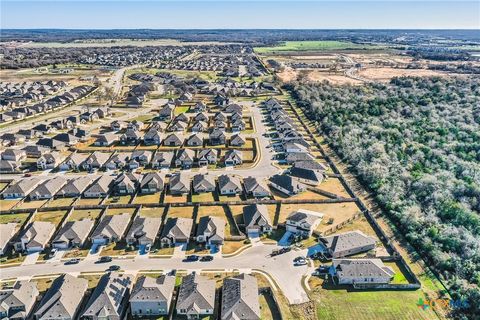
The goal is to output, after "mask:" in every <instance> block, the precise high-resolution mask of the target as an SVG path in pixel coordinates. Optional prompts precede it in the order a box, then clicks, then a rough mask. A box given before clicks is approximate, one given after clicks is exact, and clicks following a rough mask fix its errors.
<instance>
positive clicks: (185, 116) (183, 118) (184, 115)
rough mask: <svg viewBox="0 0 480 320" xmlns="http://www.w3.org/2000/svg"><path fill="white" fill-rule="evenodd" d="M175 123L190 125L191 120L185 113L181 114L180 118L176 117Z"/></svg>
mask: <svg viewBox="0 0 480 320" xmlns="http://www.w3.org/2000/svg"><path fill="white" fill-rule="evenodd" d="M173 121H174V122H176V121H182V122H185V123H188V121H189V119H188V117H187V115H186V114H185V113H180V114H179V115H178V116H176V117H175V119H173Z"/></svg>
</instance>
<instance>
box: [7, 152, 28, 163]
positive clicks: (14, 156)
mask: <svg viewBox="0 0 480 320" xmlns="http://www.w3.org/2000/svg"><path fill="white" fill-rule="evenodd" d="M26 158H27V153H26V152H25V150H21V149H7V150H5V151H3V152H2V160H7V161H15V162H21V161H23V160H25V159H26Z"/></svg>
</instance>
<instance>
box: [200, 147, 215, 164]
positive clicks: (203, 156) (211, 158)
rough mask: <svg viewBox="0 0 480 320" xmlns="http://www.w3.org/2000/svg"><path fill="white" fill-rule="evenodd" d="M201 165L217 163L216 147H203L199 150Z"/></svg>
mask: <svg viewBox="0 0 480 320" xmlns="http://www.w3.org/2000/svg"><path fill="white" fill-rule="evenodd" d="M196 160H197V163H198V165H199V166H207V165H209V164H216V163H217V151H216V150H214V149H202V150H200V151H198V152H197V157H196Z"/></svg>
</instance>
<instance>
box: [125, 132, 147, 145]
mask: <svg viewBox="0 0 480 320" xmlns="http://www.w3.org/2000/svg"><path fill="white" fill-rule="evenodd" d="M142 135H143V134H142V132H141V131H137V130H132V129H127V131H125V133H123V134H122V135H120V143H121V144H122V145H127V146H135V145H137V144H138V143H139V142H140V141H141V140H142Z"/></svg>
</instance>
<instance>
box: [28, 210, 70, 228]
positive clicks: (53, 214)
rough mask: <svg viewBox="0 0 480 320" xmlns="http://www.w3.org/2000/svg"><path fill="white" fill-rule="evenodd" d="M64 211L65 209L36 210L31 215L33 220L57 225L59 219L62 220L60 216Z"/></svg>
mask: <svg viewBox="0 0 480 320" xmlns="http://www.w3.org/2000/svg"><path fill="white" fill-rule="evenodd" d="M66 213H67V212H66V211H45V212H38V213H37V214H35V216H34V217H33V221H44V222H51V223H53V224H54V225H58V224H59V223H60V221H62V218H63V216H64V215H65V214H66Z"/></svg>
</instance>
